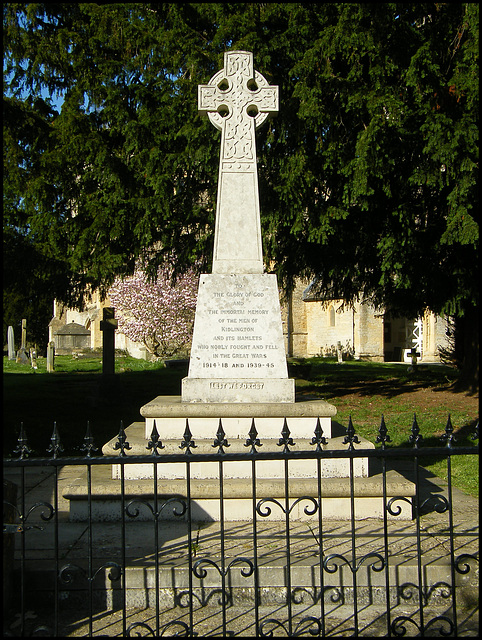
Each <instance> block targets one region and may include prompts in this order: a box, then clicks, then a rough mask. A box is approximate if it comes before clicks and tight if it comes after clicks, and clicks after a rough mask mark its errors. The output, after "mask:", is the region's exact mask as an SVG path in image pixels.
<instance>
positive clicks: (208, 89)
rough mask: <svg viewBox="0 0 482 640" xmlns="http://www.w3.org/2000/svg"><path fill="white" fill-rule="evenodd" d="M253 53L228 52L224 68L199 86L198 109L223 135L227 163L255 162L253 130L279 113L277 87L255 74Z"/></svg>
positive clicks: (223, 151) (224, 154) (224, 157)
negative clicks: (233, 160)
mask: <svg viewBox="0 0 482 640" xmlns="http://www.w3.org/2000/svg"><path fill="white" fill-rule="evenodd" d="M253 67H254V65H253V54H252V53H250V52H248V51H228V52H226V53H225V54H224V67H223V69H221V70H220V71H218V73H216V74H215V75H214V76H213V77H212V78H211V80H210V81H209V83H208V84H203V85H199V86H198V108H199V111H200V112H201V113H203V114H207V115H208V117H209V120H210V121H211V123H212V124H213V125H214V126H215V127H216V128H217V129H219V130H220V131H223V133H224V141H223V142H224V144H223V147H224V148H223V149H222V157H223V159H225V160H228V159H230V158H232V159H238V160H241V159H244V160H255V159H256V158H255V153H256V152H255V146H254V131H255V129H257V128H258V127H260V126H261V125H262V124H263V122H264V121H265V120H266V118H267V117H268V116H269V115H270V114H272V115H275V114H276V113H278V87H276V86H269V85H268V82H267V81H266V79H265V78H264V77H263V76H262V75H261V74H260V73H258V71H254V68H253Z"/></svg>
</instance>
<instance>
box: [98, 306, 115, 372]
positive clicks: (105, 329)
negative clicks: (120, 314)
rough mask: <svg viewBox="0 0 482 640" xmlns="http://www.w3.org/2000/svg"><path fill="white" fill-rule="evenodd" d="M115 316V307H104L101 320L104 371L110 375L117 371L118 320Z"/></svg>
mask: <svg viewBox="0 0 482 640" xmlns="http://www.w3.org/2000/svg"><path fill="white" fill-rule="evenodd" d="M114 316H115V309H114V307H104V308H103V309H102V320H101V322H100V330H101V331H102V373H103V375H109V376H110V375H114V373H115V330H116V329H117V320H116V319H115V318H114Z"/></svg>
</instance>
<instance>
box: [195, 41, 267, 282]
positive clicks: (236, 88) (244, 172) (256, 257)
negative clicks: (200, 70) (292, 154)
mask: <svg viewBox="0 0 482 640" xmlns="http://www.w3.org/2000/svg"><path fill="white" fill-rule="evenodd" d="M198 107H199V110H200V111H201V113H204V114H207V115H208V117H209V120H210V121H211V123H212V124H213V125H214V126H215V127H216V128H217V129H219V130H220V131H221V155H220V162H219V180H218V197H217V203H216V226H215V232H214V255H213V265H212V272H213V273H238V274H242V273H263V251H262V245H261V223H260V213H259V195H258V172H257V167H256V143H255V130H256V129H257V128H258V127H260V126H261V125H262V124H263V123H264V122H265V120H266V119H267V118H268V116H269V115H270V114H276V113H277V112H278V87H276V86H269V85H268V82H267V80H266V79H265V78H264V77H263V76H262V75H261V74H260V73H259V72H258V71H254V68H253V54H252V53H250V52H247V51H229V52H227V53H225V54H224V68H223V69H221V70H220V71H218V73H216V74H215V75H214V76H213V77H212V78H211V80H210V81H209V83H208V84H205V85H199V86H198Z"/></svg>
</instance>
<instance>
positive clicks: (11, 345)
mask: <svg viewBox="0 0 482 640" xmlns="http://www.w3.org/2000/svg"><path fill="white" fill-rule="evenodd" d="M7 345H8V359H9V360H15V339H14V333H13V327H12V326H11V325H10V326H9V327H8V329H7Z"/></svg>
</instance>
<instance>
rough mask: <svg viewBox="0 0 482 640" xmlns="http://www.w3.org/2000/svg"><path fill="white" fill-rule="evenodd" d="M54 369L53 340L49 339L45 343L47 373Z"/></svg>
mask: <svg viewBox="0 0 482 640" xmlns="http://www.w3.org/2000/svg"><path fill="white" fill-rule="evenodd" d="M54 371H55V342H53V341H51V342H49V343H48V345H47V373H53V372H54Z"/></svg>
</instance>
